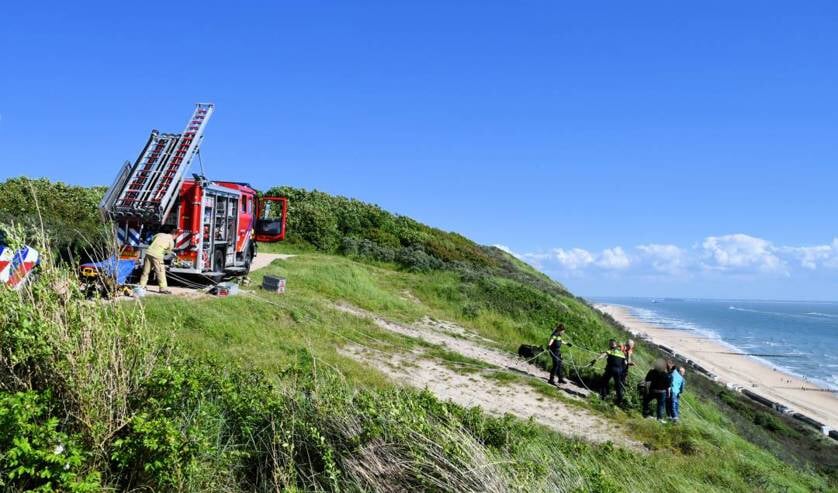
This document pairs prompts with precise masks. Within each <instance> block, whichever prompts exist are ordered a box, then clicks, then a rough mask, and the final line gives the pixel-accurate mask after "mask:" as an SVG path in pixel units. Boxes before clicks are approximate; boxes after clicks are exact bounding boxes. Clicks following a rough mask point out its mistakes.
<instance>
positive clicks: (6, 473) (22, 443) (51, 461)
mask: <svg viewBox="0 0 838 493" xmlns="http://www.w3.org/2000/svg"><path fill="white" fill-rule="evenodd" d="M86 456H87V454H86V452H85V451H84V449H83V447H82V446H81V444H80V440H79V438H78V437H77V436H76V435H73V436H70V435H67V434H66V433H64V432H62V431H60V430H59V419H58V418H57V417H56V416H54V415H52V413H51V412H50V396H49V394H48V393H45V394H39V393H37V392H34V391H28V392H15V393H7V392H0V487H2V488H3V490H4V491H8V490H11V489H14V490H26V491H72V492H88V491H98V490H99V489H100V483H99V479H100V477H99V473H98V472H96V471H91V472H86V471H85V468H86V458H87V457H86Z"/></svg>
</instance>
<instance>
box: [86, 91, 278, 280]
mask: <svg viewBox="0 0 838 493" xmlns="http://www.w3.org/2000/svg"><path fill="white" fill-rule="evenodd" d="M213 110H214V106H213V105H212V104H209V103H199V104H198V105H197V107H196V109H195V112H194V113H193V114H192V117H191V118H190V119H189V123H188V124H187V125H186V129H185V130H184V131H183V132H182V133H179V134H174V133H160V132H158V131H157V130H153V131H152V132H151V136H150V137H149V139H148V141H147V142H146V144H145V146H144V147H143V149H142V151H141V152H140V155H139V157H138V158H137V160H136V161H135V162H134V163H133V164H132V163H130V162H126V163H125V164H124V165H123V167H122V169H121V171H120V173H119V175H118V176H117V178H116V180H115V181H114V183H113V185H111V187H110V188H109V189H108V191H107V192H106V193H105V196H104V198H103V199H102V202H101V204H100V210H101V211H102V213H103V215H105V216H106V217H107V218H109V219H110V220H111V221H112V223H113V227H114V231H115V239H116V243H117V246H118V247H119V256H118V258H115V259H110V260H107V261H104V262H95V263H90V264H85V265H83V266H82V275H83V276H88V277H95V276H99V275H100V274H101V272H102V270H103V269H106V270H107V271H108V273H109V274H111V275H112V276H113V277H115V278H116V281H117V284H119V285H122V284H125V280H126V279H127V278H128V277H130V276H131V274H132V273H134V271H135V270H136V269H137V268H138V267H139V266H141V265H142V260H143V255H144V253H145V249H146V248H147V247H148V245H149V244H150V243H151V238H152V236H153V235H154V234H155V233H156V232H157V231H158V230H159V229H160V227H161V226H163V225H171V226H174V228H175V232H174V237H175V252H174V253H175V255H174V258H173V259H171V262H170V264H169V266H168V270H169V271H170V272H172V273H182V274H201V275H204V276H209V277H213V278H221V277H225V276H230V275H241V274H247V272H249V270H250V264H251V262H252V260H253V257H254V256H255V255H256V242H257V241H266V242H267V241H279V240H282V239H284V238H285V220H286V215H287V212H288V202H287V199H286V198H284V197H261V198H260V197H259V194H258V192H257V191H256V190H255V189H254V188H253V187H251V186H250V185H249V184H247V183H240V182H233V181H211V180H208V179H206V178H205V177H204V176H202V175H198V174H193V175H192V178H190V179H187V178H186V173H187V171H188V169H189V167H190V165H191V162H192V159H193V157H194V156H195V155H197V154H198V152H199V146H200V143H201V140H202V138H203V133H204V129H205V128H206V124H207V121H208V120H209V118H210V116H211V115H212V113H213Z"/></svg>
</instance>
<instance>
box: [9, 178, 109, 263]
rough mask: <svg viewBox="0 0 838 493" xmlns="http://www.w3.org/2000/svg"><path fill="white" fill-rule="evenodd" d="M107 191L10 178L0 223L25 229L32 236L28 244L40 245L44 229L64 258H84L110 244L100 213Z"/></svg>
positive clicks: (42, 179)
mask: <svg viewBox="0 0 838 493" xmlns="http://www.w3.org/2000/svg"><path fill="white" fill-rule="evenodd" d="M105 190H106V188H105V187H76V186H71V185H67V184H64V183H61V182H52V181H49V180H47V179H45V178H41V179H37V180H33V179H30V178H24V177H19V178H10V179H8V180H6V181H4V182H2V183H0V222H3V223H10V222H15V223H18V224H22V225H23V226H25V227H26V230H27V231H29V232H30V234H29V235H28V237H27V238H25V242H26V243H32V242H34V241H37V236H38V235H39V234H40V232H41V226H43V227H44V229H45V231H46V233H47V235H48V237H49V240H50V243H51V245H52V246H53V248H55V249H56V251H57V252H59V253H60V254H61V255H62V257H64V258H69V257H84V256H85V254H86V252H88V251H89V250H90V249H91V248H92V249H98V248H100V247H101V246H102V245H105V244H107V238H108V235H107V234H106V228H105V227H104V226H103V223H102V220H101V217H100V216H99V209H98V207H99V202H100V201H101V200H102V196H103V195H104V193H105Z"/></svg>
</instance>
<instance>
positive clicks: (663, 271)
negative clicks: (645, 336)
mask: <svg viewBox="0 0 838 493" xmlns="http://www.w3.org/2000/svg"><path fill="white" fill-rule="evenodd" d="M496 246H497V247H498V248H501V249H502V250H504V251H509V252H510V253H512V254H513V255H516V256H517V257H518V258H520V259H522V260H524V261H526V262H529V263H531V264H532V265H534V266H535V267H536V268H538V269H541V270H543V271H545V272H549V273H553V274H555V275H560V276H561V275H567V276H572V277H581V276H585V275H588V274H592V275H597V274H599V275H602V274H604V273H605V272H609V276H616V275H620V276H633V275H636V276H645V275H656V276H670V277H673V278H674V277H680V278H682V279H685V278H691V277H693V276H695V275H700V274H702V273H703V274H706V275H712V276H714V277H715V276H724V275H731V276H741V275H743V274H745V275H748V276H757V277H758V276H777V275H782V276H792V275H810V274H808V273H809V272H811V271H817V270H819V269H833V272H834V270H838V237H836V238H834V239H833V240H832V242H831V243H827V244H822V245H814V246H778V245H775V244H774V243H772V242H771V241H768V240H766V239H763V238H758V237H755V236H750V235H747V234H742V233H738V234H730V235H720V236H707V237H706V238H704V240H702V241H701V242H700V243H698V244H695V245H693V246H692V247H682V246H678V245H675V244H671V243H649V244H643V245H637V246H635V247H633V248H629V249H623V248H622V247H621V246H615V247H613V248H606V249H603V250H601V251H592V250H587V249H584V248H579V247H576V248H555V249H553V250H550V251H540V252H532V253H522V254H516V253H514V252H511V250H509V249H508V248H507V247H505V246H503V245H496ZM757 277H755V278H757Z"/></svg>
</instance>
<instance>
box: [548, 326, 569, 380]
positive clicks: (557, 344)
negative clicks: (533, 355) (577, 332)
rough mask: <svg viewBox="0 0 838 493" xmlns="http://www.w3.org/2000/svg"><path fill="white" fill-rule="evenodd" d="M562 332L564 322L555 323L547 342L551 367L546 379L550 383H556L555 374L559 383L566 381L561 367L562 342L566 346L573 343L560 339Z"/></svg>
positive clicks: (563, 330)
mask: <svg viewBox="0 0 838 493" xmlns="http://www.w3.org/2000/svg"><path fill="white" fill-rule="evenodd" d="M564 332H565V326H564V324H559V325H557V326H556V328H555V329H553V333H552V334H551V335H550V340H549V341H548V342H547V351H548V352H549V353H550V359H551V360H553V367H552V368H551V369H550V380H548V382H549V383H550V384H552V385H555V384H556V376H557V375H558V377H559V383H567V381H566V380H565V379H564V368H563V367H562V344H565V345H567V346H568V347H570V346H573V344H571V343H570V342H567V341H563V340H562V337H563V336H564Z"/></svg>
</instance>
